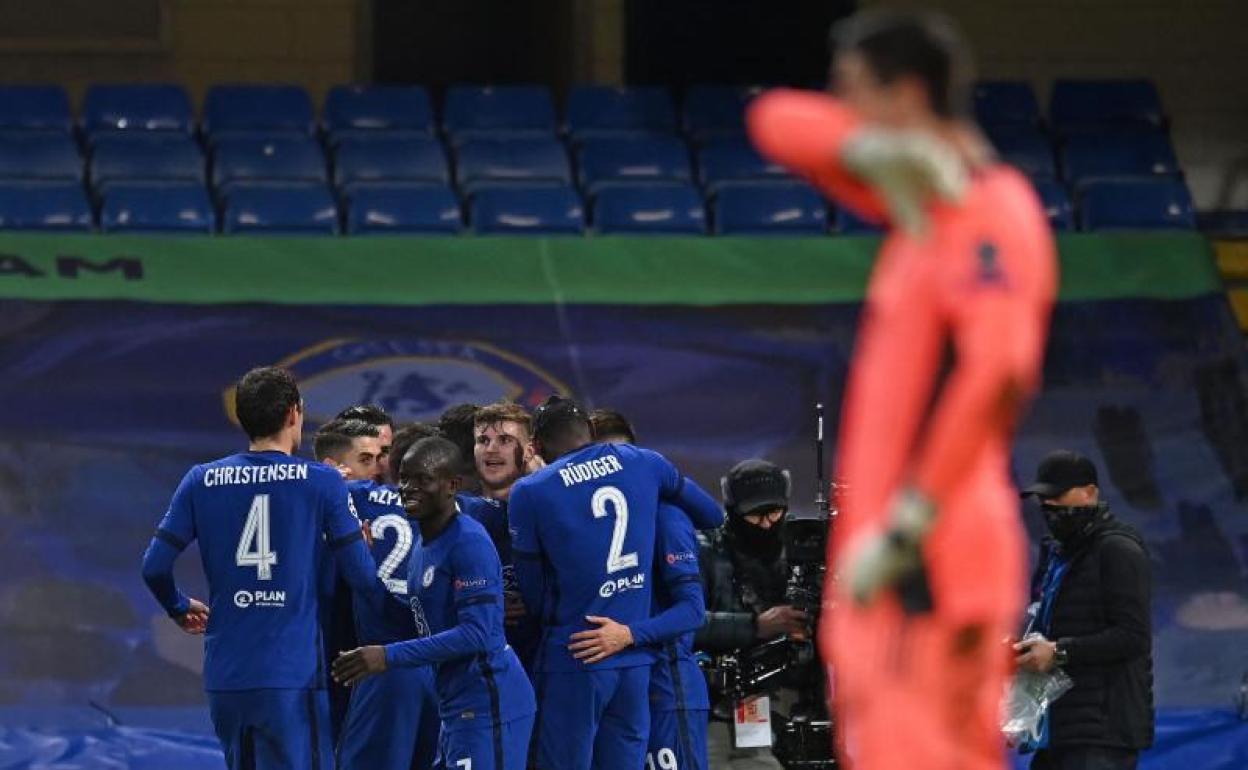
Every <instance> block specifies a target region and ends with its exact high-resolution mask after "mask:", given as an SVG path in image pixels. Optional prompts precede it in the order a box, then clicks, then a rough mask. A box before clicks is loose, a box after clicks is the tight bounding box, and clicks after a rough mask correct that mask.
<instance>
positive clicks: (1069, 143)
mask: <svg viewBox="0 0 1248 770" xmlns="http://www.w3.org/2000/svg"><path fill="white" fill-rule="evenodd" d="M1062 169H1063V174H1064V177H1065V179H1066V180H1067V181H1068V182H1071V183H1073V184H1076V185H1078V184H1081V183H1082V182H1084V181H1085V180H1088V179H1095V178H1098V177H1112V176H1145V175H1148V174H1158V175H1176V174H1178V173H1179V162H1178V159H1177V158H1176V157H1175V155H1174V148H1173V147H1172V146H1171V144H1170V137H1168V136H1166V134H1165V133H1163V132H1161V131H1154V130H1151V129H1144V130H1133V129H1130V128H1127V129H1117V130H1115V129H1096V130H1089V131H1080V132H1072V133H1068V134H1067V136H1066V140H1065V147H1064V148H1063V150H1062Z"/></svg>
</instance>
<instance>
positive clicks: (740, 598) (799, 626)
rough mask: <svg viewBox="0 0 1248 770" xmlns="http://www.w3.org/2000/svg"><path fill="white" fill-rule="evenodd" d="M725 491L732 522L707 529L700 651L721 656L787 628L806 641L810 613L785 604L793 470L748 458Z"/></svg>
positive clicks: (697, 643)
mask: <svg viewBox="0 0 1248 770" xmlns="http://www.w3.org/2000/svg"><path fill="white" fill-rule="evenodd" d="M723 493H724V508H725V510H726V511H727V513H728V520H727V523H726V524H725V525H724V528H723V529H721V530H719V531H717V532H712V533H699V538H700V539H701V546H702V547H701V553H700V554H699V556H698V559H699V563H700V564H701V567H702V585H703V588H704V591H705V594H706V624H705V625H704V626H702V630H700V631H699V632H698V634H697V637H696V638H695V639H694V643H693V646H694V649H696V650H700V651H703V652H707V653H710V654H712V655H715V654H720V653H727V652H732V651H734V650H740V649H744V648H747V647H750V646H752V645H754V644H755V643H757V642H764V641H768V640H770V639H774V638H776V637H778V636H780V635H781V634H788V635H789V636H790V637H792V638H795V639H804V638H805V637H806V636H807V635H808V627H807V622H808V620H807V617H806V613H804V612H802V611H801V610H799V609H796V608H794V607H791V606H789V605H787V604H785V587H786V582H787V580H788V569H787V567H786V565H785V560H784V541H783V539H782V530H783V528H784V514H785V513H786V512H787V511H788V509H789V474H788V472H787V471H784V470H781V469H780V468H779V467H777V466H776V465H774V464H772V463H769V462H767V461H765V460H746V461H744V462H742V463H739V464H738V465H736V466H735V467H734V468H733V469H732V470H731V471H729V472H728V475H727V476H726V477H725V478H724V479H723Z"/></svg>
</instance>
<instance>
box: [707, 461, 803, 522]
mask: <svg viewBox="0 0 1248 770" xmlns="http://www.w3.org/2000/svg"><path fill="white" fill-rule="evenodd" d="M723 487H724V489H723V492H724V505H726V506H728V507H730V508H732V509H733V510H734V511H735V512H736V513H739V514H747V513H750V512H751V511H757V510H760V509H764V508H788V507H789V474H788V473H787V472H786V471H784V470H782V469H781V468H780V466H778V465H776V464H775V463H769V462H767V461H766V460H745V461H743V462H740V463H737V464H736V465H735V466H734V467H733V469H732V470H730V471H728V475H727V476H725V477H724V480H723Z"/></svg>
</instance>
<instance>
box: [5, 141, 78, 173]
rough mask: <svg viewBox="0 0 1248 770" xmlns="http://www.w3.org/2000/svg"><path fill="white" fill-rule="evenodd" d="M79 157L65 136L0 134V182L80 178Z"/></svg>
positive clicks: (76, 150)
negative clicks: (8, 180) (3, 180)
mask: <svg viewBox="0 0 1248 770" xmlns="http://www.w3.org/2000/svg"><path fill="white" fill-rule="evenodd" d="M82 172H83V164H82V158H81V157H80V156H79V155H78V145H76V144H74V140H73V139H72V138H71V137H70V136H69V134H62V133H58V132H19V133H9V132H6V133H3V134H0V179H65V180H80V179H82Z"/></svg>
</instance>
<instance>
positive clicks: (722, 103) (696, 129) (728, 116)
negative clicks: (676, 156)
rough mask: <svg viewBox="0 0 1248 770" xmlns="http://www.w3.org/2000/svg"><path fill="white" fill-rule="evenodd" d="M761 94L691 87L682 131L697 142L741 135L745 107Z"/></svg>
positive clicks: (729, 88)
mask: <svg viewBox="0 0 1248 770" xmlns="http://www.w3.org/2000/svg"><path fill="white" fill-rule="evenodd" d="M761 91H762V89H761V88H759V87H757V86H715V85H699V86H690V87H689V90H688V91H686V92H685V109H684V123H685V130H686V131H687V132H689V134H690V136H692V137H693V138H694V139H695V140H697V141H699V142H701V141H704V140H706V139H709V138H710V137H712V136H719V135H723V134H730V135H731V134H744V133H745V106H746V105H747V104H749V102H750V100H751V99H753V98H754V97H755V96H757V95H758V94H759V93H761Z"/></svg>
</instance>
